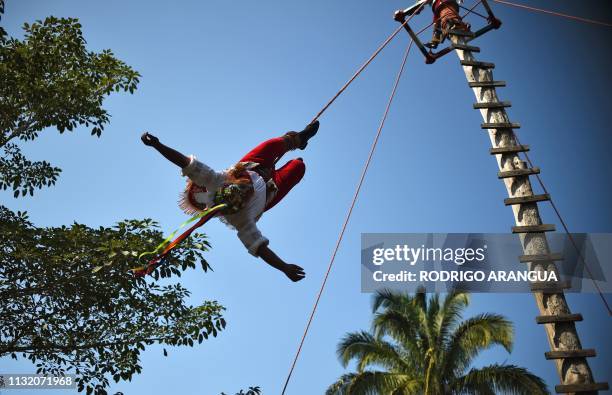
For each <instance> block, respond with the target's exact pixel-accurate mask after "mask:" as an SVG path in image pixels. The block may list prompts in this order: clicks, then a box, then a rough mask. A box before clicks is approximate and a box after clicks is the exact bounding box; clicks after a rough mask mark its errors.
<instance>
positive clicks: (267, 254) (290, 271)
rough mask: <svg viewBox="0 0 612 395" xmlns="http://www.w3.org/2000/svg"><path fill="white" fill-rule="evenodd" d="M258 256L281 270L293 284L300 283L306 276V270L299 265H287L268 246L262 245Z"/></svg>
mask: <svg viewBox="0 0 612 395" xmlns="http://www.w3.org/2000/svg"><path fill="white" fill-rule="evenodd" d="M257 255H259V257H260V258H261V259H263V260H264V261H265V262H266V263H267V264H268V265H270V266H272V267H273V268H275V269H277V270H280V271H281V272H283V273H285V275H286V276H287V277H289V279H290V280H291V281H293V282H296V281H300V280H301V279H303V278H304V277H305V276H306V274H305V273H304V269H302V268H301V267H299V266H298V265H292V264H290V263H286V262H285V261H283V260H282V259H281V258H279V257H278V255H276V254H275V253H274V251H272V250H271V249H270V248H268V246H267V245H262V246H261V247H259V249H258V250H257Z"/></svg>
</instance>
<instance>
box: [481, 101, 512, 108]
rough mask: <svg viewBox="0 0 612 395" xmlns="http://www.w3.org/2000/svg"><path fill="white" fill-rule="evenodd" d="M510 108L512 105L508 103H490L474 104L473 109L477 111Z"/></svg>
mask: <svg viewBox="0 0 612 395" xmlns="http://www.w3.org/2000/svg"><path fill="white" fill-rule="evenodd" d="M507 107H512V103H510V102H509V101H491V102H483V103H474V109H475V110H478V109H481V108H489V109H490V108H507Z"/></svg>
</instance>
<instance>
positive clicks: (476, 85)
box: [468, 81, 506, 88]
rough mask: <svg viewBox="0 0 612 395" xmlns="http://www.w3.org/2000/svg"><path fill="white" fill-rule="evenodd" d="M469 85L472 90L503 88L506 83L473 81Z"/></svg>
mask: <svg viewBox="0 0 612 395" xmlns="http://www.w3.org/2000/svg"><path fill="white" fill-rule="evenodd" d="M468 85H469V86H470V88H503V87H504V86H506V81H472V82H469V83H468Z"/></svg>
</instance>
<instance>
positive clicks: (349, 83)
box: [310, 3, 425, 123]
mask: <svg viewBox="0 0 612 395" xmlns="http://www.w3.org/2000/svg"><path fill="white" fill-rule="evenodd" d="M424 6H425V3H423V4H422V5H421V7H420V9H419V10H417V11H416V12H415V13H414V14H412V15H410V17H409V18H408V19H406V20H405V21H404V23H402V24H401V26H400V27H398V28H397V29H395V31H394V32H393V33H391V35H390V36H389V37H387V39H386V40H385V41H384V42H383V43H382V44H381V45H380V46H379V47H378V48H377V49H376V51H374V53H373V54H372V56H370V58H369V59H368V60H366V61H365V63H364V64H362V65H361V67H359V69H357V71H356V72H355V74H353V76H352V77H351V78H350V79H349V80H348V81H347V82H346V83H345V84H344V86H342V88H340V90H339V91H338V92H337V93H336V94H335V95H334V97H332V98H331V99H330V100H329V101H328V102H327V104H326V105H325V106H323V108H322V109H321V111H319V112H318V113H317V115H315V117H314V118H313V119H312V121H310V123H312V122H314V121H316V120H317V119H319V117H321V115H323V113H324V112H325V111H326V110H327V109H328V108H329V106H331V105H332V103H333V102H335V101H336V99H337V98H338V97H339V96H340V95H341V94H342V93H344V91H345V90H346V88H348V87H349V85H351V84H352V83H353V81H355V79H356V78H357V77H358V76H359V74H361V72H362V71H363V70H365V68H366V67H368V66H369V65H370V63H372V61H373V60H374V58H375V57H377V56H378V54H379V53H380V52H381V51H382V50H383V49H385V47H386V46H387V44H389V43H390V42H391V40H393V39H394V38H395V36H397V34H398V33H399V32H400V31H401V30H402V29H403V28H404V25H405V24H406V23H408V22H410V20H411V19H412V18H414V16H415V15H416V14H417V13H419V12H420V11H421V10H422V9H423V7H424Z"/></svg>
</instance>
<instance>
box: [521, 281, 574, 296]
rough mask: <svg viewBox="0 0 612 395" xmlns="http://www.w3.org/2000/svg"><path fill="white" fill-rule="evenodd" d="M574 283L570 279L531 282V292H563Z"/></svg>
mask: <svg viewBox="0 0 612 395" xmlns="http://www.w3.org/2000/svg"><path fill="white" fill-rule="evenodd" d="M571 287H572V284H570V282H569V281H556V282H555V281H544V282H533V283H531V292H542V293H545V294H558V293H563V290H564V289H570V288H571Z"/></svg>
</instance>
